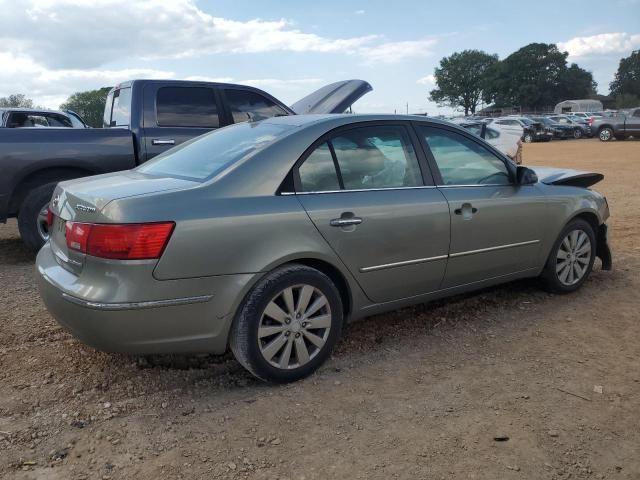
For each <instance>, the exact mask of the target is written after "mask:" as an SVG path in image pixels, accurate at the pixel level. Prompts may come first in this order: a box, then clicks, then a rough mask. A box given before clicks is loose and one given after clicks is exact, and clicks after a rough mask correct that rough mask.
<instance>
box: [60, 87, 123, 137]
mask: <svg viewBox="0 0 640 480" xmlns="http://www.w3.org/2000/svg"><path fill="white" fill-rule="evenodd" d="M109 90H111V87H103V88H99V89H98V90H87V91H86V92H76V93H74V94H73V95H71V96H70V97H69V98H68V99H67V101H66V102H64V103H63V104H62V105H60V109H61V110H73V111H74V112H76V113H77V114H78V115H80V116H81V117H82V118H83V119H84V121H85V122H86V123H87V125H90V126H92V127H95V128H98V127H101V126H102V115H103V113H104V104H105V101H106V99H107V94H108V93H109Z"/></svg>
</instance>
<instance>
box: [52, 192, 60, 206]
mask: <svg viewBox="0 0 640 480" xmlns="http://www.w3.org/2000/svg"><path fill="white" fill-rule="evenodd" d="M58 203H60V194H57V195H56V196H55V197H53V201H52V202H51V205H52V206H53V208H58Z"/></svg>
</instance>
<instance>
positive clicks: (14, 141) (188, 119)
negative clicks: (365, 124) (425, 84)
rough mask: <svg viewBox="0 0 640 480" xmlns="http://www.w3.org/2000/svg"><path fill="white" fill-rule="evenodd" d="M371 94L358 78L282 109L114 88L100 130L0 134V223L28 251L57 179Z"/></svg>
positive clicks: (178, 88)
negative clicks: (11, 221)
mask: <svg viewBox="0 0 640 480" xmlns="http://www.w3.org/2000/svg"><path fill="white" fill-rule="evenodd" d="M371 90H372V88H371V85H369V84H368V83H367V82H365V81H363V80H345V81H341V82H336V83H333V84H331V85H327V86H325V87H323V88H321V89H320V90H318V91H316V92H313V93H312V94H310V95H309V96H307V97H305V98H303V99H302V100H300V101H298V102H296V103H295V104H294V105H293V108H290V107H288V106H287V105H285V104H284V103H282V102H280V101H279V100H277V99H276V98H274V97H272V96H271V95H269V94H268V93H266V92H264V91H262V90H259V89H257V88H253V87H249V86H245V85H234V84H225V83H211V82H193V81H180V80H131V81H127V82H123V83H120V84H119V85H117V86H116V87H114V88H113V89H111V91H110V92H109V94H108V96H107V100H106V104H105V109H104V117H103V127H104V128H89V129H71V128H2V129H0V170H1V171H2V172H3V174H2V175H0V222H5V221H6V219H7V218H10V217H17V218H18V227H19V230H20V235H21V237H22V239H23V241H24V242H25V243H26V244H27V246H28V247H30V248H31V249H32V250H34V251H36V250H38V249H39V248H40V247H41V246H42V245H43V244H44V242H45V241H46V240H47V239H48V237H49V232H48V221H47V215H48V206H49V201H50V200H51V196H52V194H53V191H54V188H55V186H56V184H57V183H58V182H60V181H63V180H69V179H73V178H78V177H85V176H89V175H96V174H102V173H109V172H114V171H119V170H128V169H131V168H134V167H136V166H138V165H140V164H141V163H144V162H145V161H147V160H149V159H151V158H153V157H155V156H156V155H158V154H160V153H163V152H165V151H167V150H168V149H170V148H172V147H174V146H175V145H179V144H181V143H183V142H185V141H187V140H189V139H191V138H194V137H197V136H199V135H202V134H204V133H206V132H209V131H211V130H213V129H216V128H219V127H224V126H226V125H231V124H234V123H239V122H245V121H258V120H260V119H264V118H269V117H275V116H282V115H295V114H297V113H343V112H344V111H345V110H347V109H348V108H349V107H350V106H351V104H352V103H353V102H355V101H356V100H357V99H359V98H360V97H361V96H362V95H364V94H365V93H367V92H369V91H371ZM54 201H55V199H54Z"/></svg>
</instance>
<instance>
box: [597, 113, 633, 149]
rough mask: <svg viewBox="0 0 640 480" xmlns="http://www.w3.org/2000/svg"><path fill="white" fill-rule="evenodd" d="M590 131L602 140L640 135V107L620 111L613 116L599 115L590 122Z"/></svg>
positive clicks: (622, 138)
mask: <svg viewBox="0 0 640 480" xmlns="http://www.w3.org/2000/svg"><path fill="white" fill-rule="evenodd" d="M591 132H592V133H593V135H598V138H599V139H600V141H602V142H608V141H610V140H612V139H614V138H615V139H617V140H624V139H625V138H628V137H640V108H632V109H630V110H626V111H621V112H619V113H618V114H617V115H615V116H613V117H600V118H596V119H594V120H593V121H592V122H591Z"/></svg>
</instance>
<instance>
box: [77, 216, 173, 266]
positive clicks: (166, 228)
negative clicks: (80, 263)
mask: <svg viewBox="0 0 640 480" xmlns="http://www.w3.org/2000/svg"><path fill="white" fill-rule="evenodd" d="M175 225H176V224H175V223H174V222H163V223H129V224H92V223H76V222H67V223H66V241H67V247H68V248H70V249H72V250H77V251H79V252H82V253H86V254H87V255H92V256H94V257H101V258H111V259H116V260H145V259H152V258H160V256H161V255H162V252H163V251H164V248H165V247H166V246H167V243H168V242H169V238H171V233H172V232H173V229H174V227H175Z"/></svg>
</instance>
